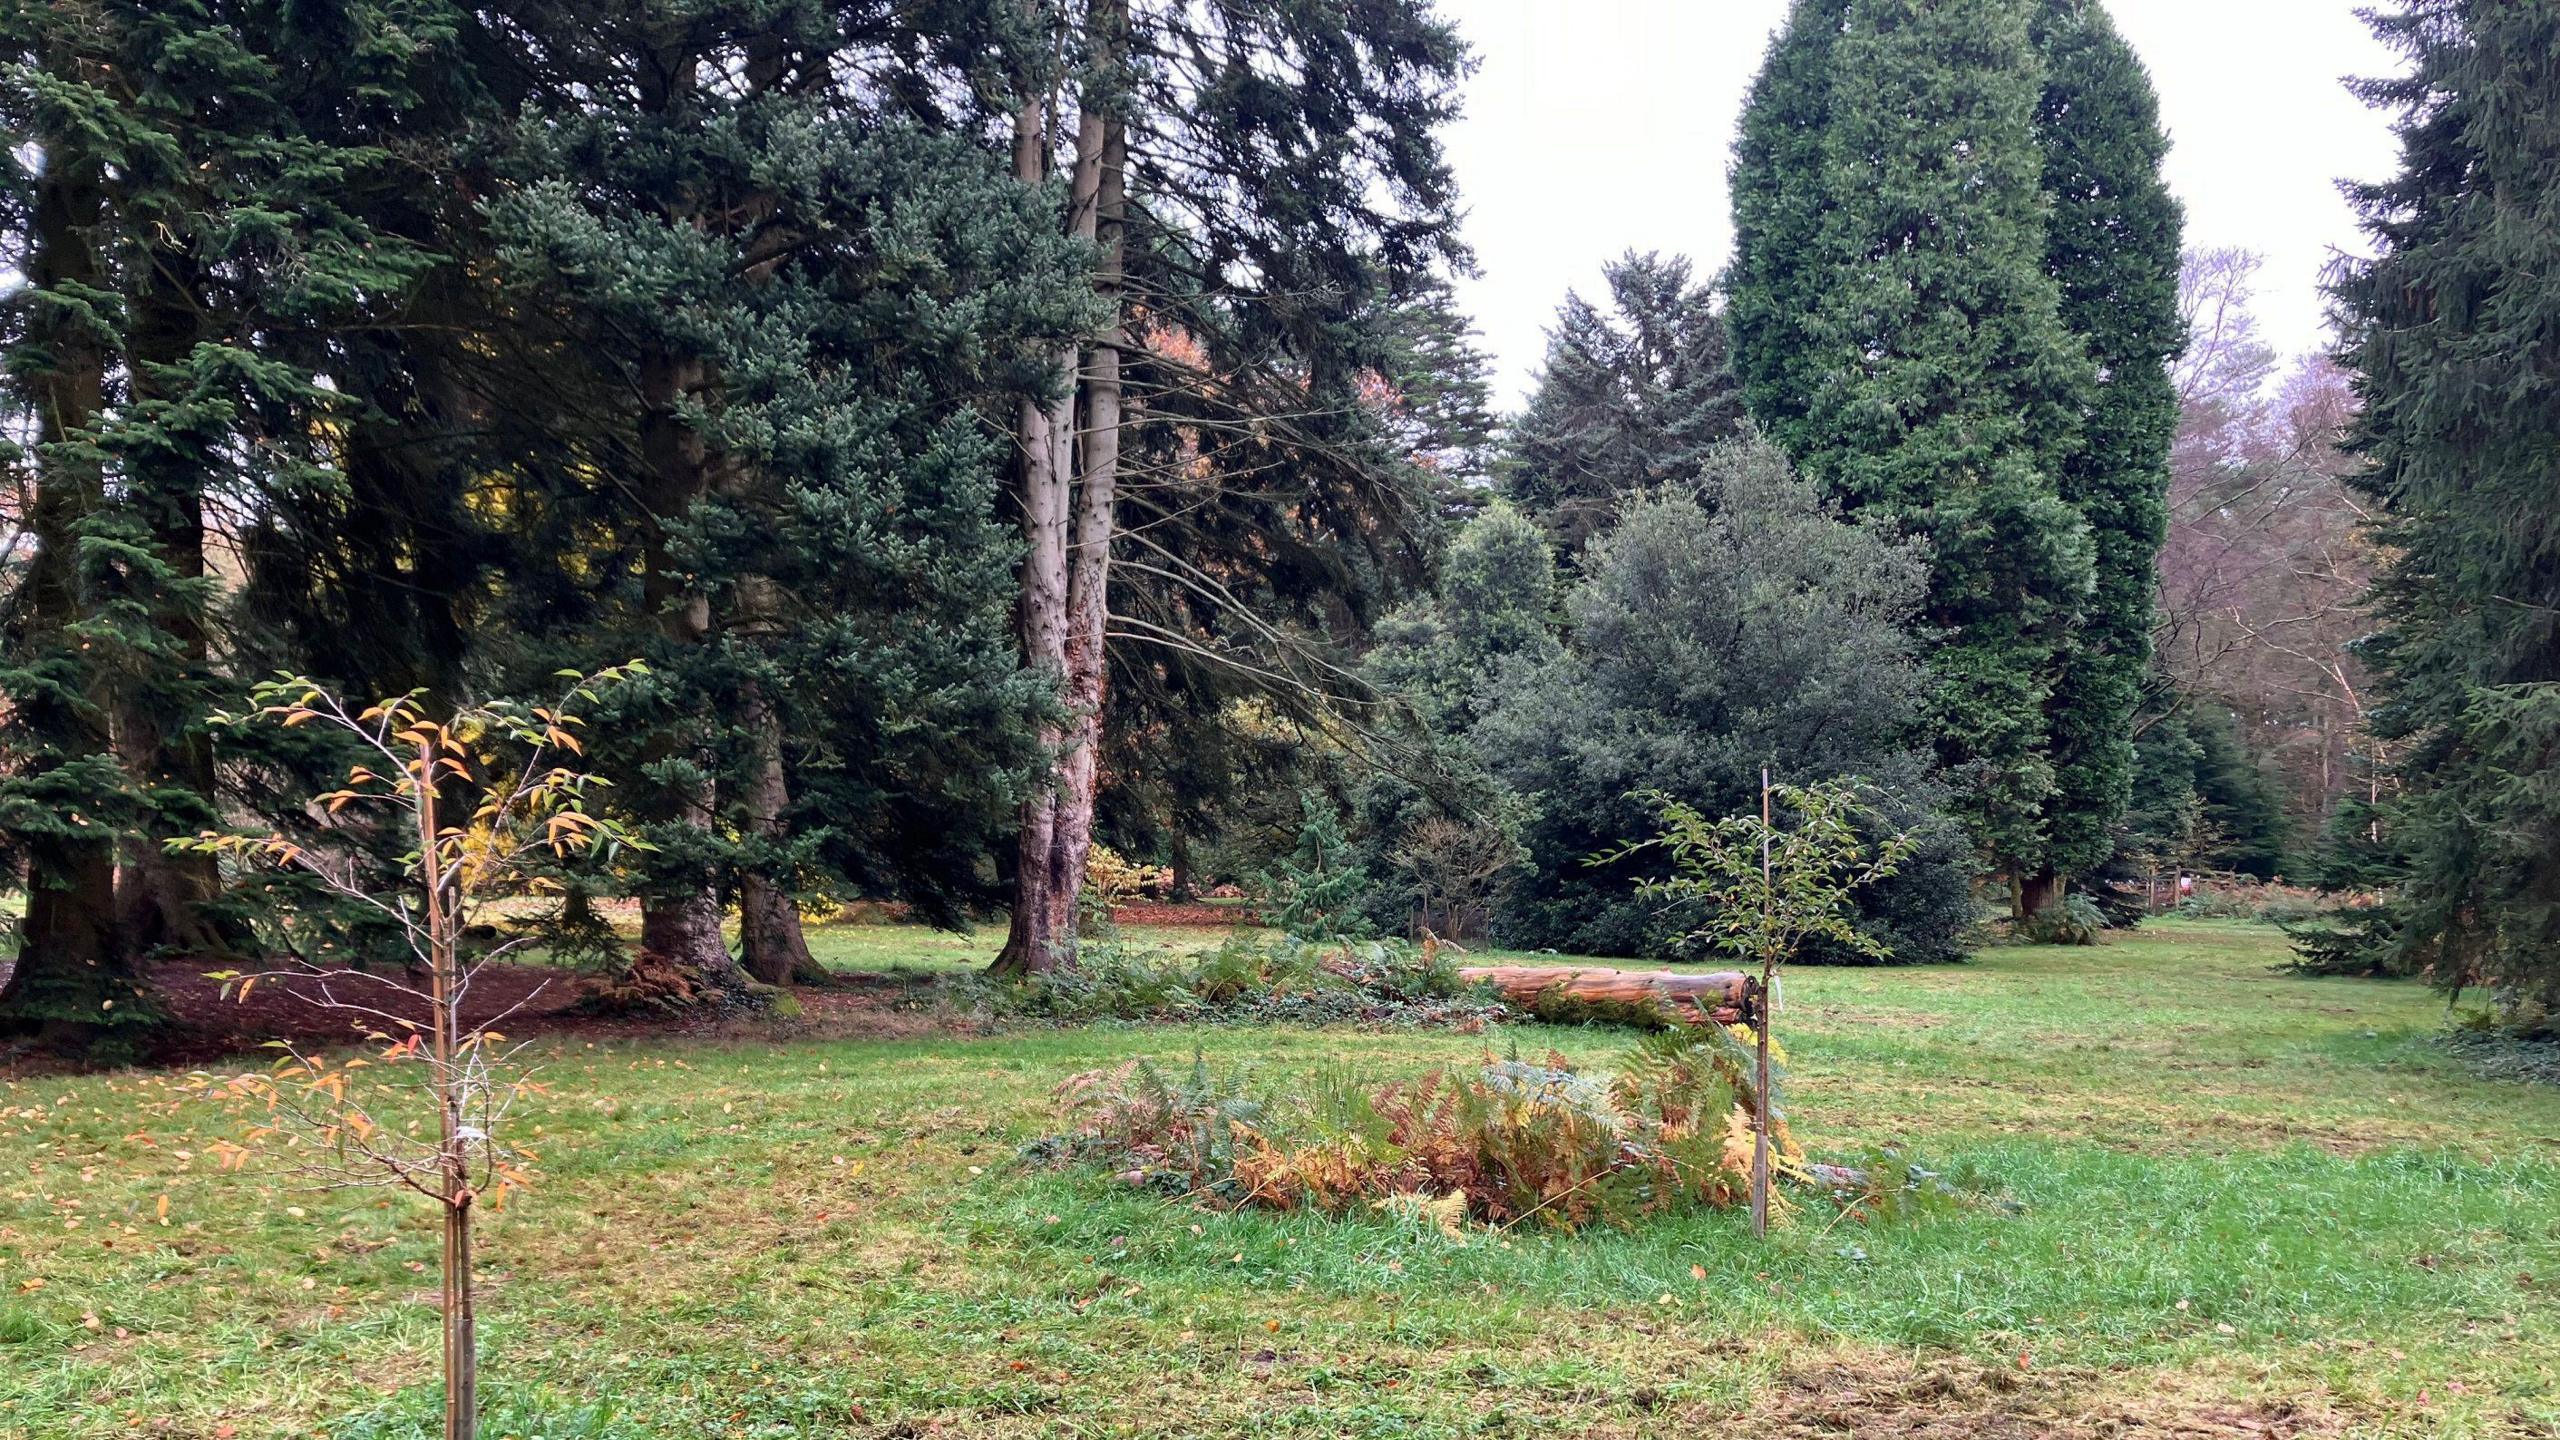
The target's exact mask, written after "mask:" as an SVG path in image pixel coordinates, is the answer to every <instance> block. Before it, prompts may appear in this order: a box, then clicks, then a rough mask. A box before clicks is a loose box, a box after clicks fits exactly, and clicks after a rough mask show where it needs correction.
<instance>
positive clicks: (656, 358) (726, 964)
mask: <svg viewBox="0 0 2560 1440" xmlns="http://www.w3.org/2000/svg"><path fill="white" fill-rule="evenodd" d="M652 60H653V63H651V64H649V65H646V66H643V67H642V68H641V72H640V85H641V91H642V94H641V101H642V105H643V108H645V109H648V110H652V111H660V112H663V111H671V110H673V109H674V108H676V107H677V106H678V105H681V104H683V103H684V102H685V98H686V97H687V96H688V95H689V94H691V92H692V91H693V90H694V89H695V88H696V87H697V86H698V85H699V84H700V83H701V62H700V60H699V58H698V57H697V56H696V55H695V54H694V53H693V52H692V50H691V49H690V48H689V41H688V37H683V36H679V37H677V38H675V39H673V40H671V41H670V42H669V43H668V44H667V45H665V46H664V47H662V48H661V52H660V53H659V54H658V55H656V56H654V57H652ZM667 204H668V211H669V213H668V215H667V218H668V220H669V221H670V222H671V223H675V224H692V223H695V222H696V221H697V220H698V219H699V216H697V215H695V214H693V213H692V212H693V211H694V210H695V209H697V208H698V202H697V201H696V200H695V199H694V198H693V197H691V196H689V195H686V194H683V193H678V194H676V195H674V196H672V197H671V198H670V199H669V200H668V202H667ZM639 369H640V374H639V389H640V436H639V438H640V453H641V457H642V459H643V462H644V463H645V464H646V466H647V469H648V484H647V486H646V490H645V497H644V504H645V505H646V506H647V509H648V519H647V524H648V544H647V547H646V554H645V555H644V557H643V564H644V566H645V573H644V574H643V575H642V577H641V595H642V598H643V600H644V601H645V602H646V603H647V605H648V607H649V609H650V611H651V613H653V614H655V615H656V616H657V617H658V624H659V628H660V634H661V635H662V636H663V637H664V638H665V640H666V642H667V644H668V646H669V647H670V648H672V649H678V650H681V649H687V648H693V647H698V646H701V645H704V644H706V643H708V642H709V640H710V638H711V599H710V597H709V596H708V595H706V594H704V593H702V591H700V590H699V589H696V588H694V587H692V586H691V585H688V584H687V583H685V581H684V579H683V577H682V575H681V574H680V573H679V571H678V568H677V566H676V564H675V558H674V556H673V554H672V553H671V543H670V542H671V531H672V529H673V527H674V526H675V525H677V524H678V523H680V522H681V521H682V520H683V519H684V518H685V517H686V516H688V515H690V514H691V513H692V512H693V510H694V508H695V507H696V506H697V505H699V504H700V503H701V502H702V500H703V498H704V497H705V496H707V495H709V494H710V493H711V481H712V469H713V459H712V455H711V447H710V445H709V443H708V442H707V441H705V440H704V439H703V437H702V435H701V433H700V432H698V431H696V430H695V429H694V428H693V426H692V425H691V424H689V423H688V422H687V421H686V419H685V415H684V407H685V405H686V404H687V403H688V402H692V401H698V400H699V399H700V398H701V397H702V396H703V395H704V394H705V393H707V392H708V391H709V389H710V387H711V375H710V368H709V366H708V365H706V364H705V363H704V362H703V361H702V360H701V359H699V358H698V357H695V356H691V355H684V354H679V353H676V352H675V351H673V350H670V349H668V348H665V347H650V348H647V349H646V350H644V352H643V353H642V355H641V357H640V367H639ZM673 729H674V731H675V734H674V736H673V737H672V738H670V739H669V740H668V741H667V742H666V743H665V748H666V749H667V750H668V752H669V753H670V754H672V755H674V756H677V757H680V758H683V759H685V760H688V761H691V762H693V765H694V768H695V769H696V770H697V772H698V773H697V774H696V775H695V776H694V777H692V778H689V779H686V780H682V781H678V782H674V783H672V784H670V785H669V786H668V787H667V789H668V791H669V792H670V793H669V794H668V795H667V797H666V799H667V801H668V803H669V807H670V810H671V813H670V814H669V815H668V816H667V820H668V822H669V823H671V824H673V825H676V826H679V827H681V828H684V829H688V830H692V831H695V832H697V833H698V834H699V835H700V837H701V840H700V842H698V843H696V844H693V845H691V846H689V848H692V849H694V850H695V851H696V852H697V853H699V852H701V851H707V850H708V849H710V848H711V847H710V845H709V838H710V835H711V831H712V826H713V821H714V819H715V817H716V815H717V813H718V805H719V793H718V789H717V786H716V784H715V782H714V781H713V779H712V778H711V772H710V769H709V763H708V762H709V748H710V746H709V735H708V733H707V720H706V719H705V717H700V716H693V717H685V718H682V719H679V720H677V721H676V722H675V723H674V726H673ZM720 909H721V906H720V898H719V894H718V892H717V891H716V890H715V889H714V888H713V884H712V879H711V876H710V875H709V874H707V873H696V874H690V875H687V876H685V877H684V878H683V879H682V880H680V881H678V880H661V881H660V882H659V883H658V884H657V885H655V886H653V887H652V893H644V894H643V895H642V896H641V897H640V953H641V957H642V958H643V959H644V960H646V961H654V962H656V963H658V964H661V965H669V966H673V967H674V968H676V969H677V970H679V971H681V972H683V973H685V974H686V975H688V976H690V977H692V978H693V979H694V980H695V981H696V982H697V984H698V985H699V986H700V987H701V989H702V990H703V991H704V992H706V993H705V994H704V996H703V997H702V998H707V999H712V1000H717V1001H735V1000H738V999H741V998H743V997H744V996H745V995H746V994H747V993H748V991H749V983H748V979H747V973H746V971H745V970H744V969H743V968H741V967H740V966H739V964H738V961H737V958H736V957H735V956H733V955H731V954H730V953H729V946H728V942H727V941H726V940H725V939H723V938H722V936H721V934H720Z"/></svg>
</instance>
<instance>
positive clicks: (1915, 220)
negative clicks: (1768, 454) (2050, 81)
mask: <svg viewBox="0 0 2560 1440" xmlns="http://www.w3.org/2000/svg"><path fill="white" fill-rule="evenodd" d="M2043 93H2044V69H2043V66H2042V64H2041V63H2040V61H2039V59H2038V56H2037V54H2036V50H2035V46H2034V44H2033V41H2032V38H2031V36H2030V33H2029V26H2028V13H2027V7H2026V6H2025V5H2023V4H2022V3H2016V0H1957V3H1951V4H1950V3H1929V4H1924V3H1919V0H1844V3H1837V4H1830V3H1819V0H1806V3H1800V4H1799V5H1798V6H1797V7H1796V9H1795V10H1794V11H1793V12H1792V14H1791V17H1790V23H1789V26H1788V29H1787V30H1786V31H1785V32H1784V33H1782V34H1781V35H1780V37H1779V38H1778V40H1777V41H1776V42H1775V44H1774V45H1773V47H1772V49H1771V52H1770V59H1769V62H1768V64H1767V66H1766V67H1765V68H1764V71H1763V74H1762V77H1761V79H1760V81H1759V83H1758V86H1757V88H1756V89H1755V92H1754V98H1753V101H1752V104H1751V106H1750V108H1749V109H1747V110H1746V112H1745V115H1744V120H1743V131H1742V138H1741V141H1740V143H1739V146H1738V152H1737V153H1738V159H1737V167H1736V173H1735V186H1734V195H1735V223H1736V231H1737V234H1738V237H1739V244H1740V249H1739V251H1738V253H1737V256H1736V260H1735V265H1734V270H1733V276H1732V280H1731V287H1730V288H1731V291H1732V295H1733V300H1732V313H1733V320H1734V325H1735V339H1736V343H1737V347H1738V353H1739V355H1740V364H1739V367H1738V368H1739V369H1740V371H1741V373H1742V375H1743V377H1744V393H1745V396H1746V398H1747V399H1748V400H1749V402H1750V404H1751V406H1752V409H1753V413H1754V415H1755V417H1756V418H1758V419H1759V420H1760V421H1761V422H1762V423H1763V424H1764V425H1766V426H1767V427H1768V428H1769V432H1770V434H1771V435H1772V437H1773V438H1775V439H1777V440H1778V441H1779V442H1780V443H1782V444H1783V445H1784V446H1786V448H1787V449H1788V450H1789V451H1790V452H1791V453H1792V454H1793V455H1795V456H1796V457H1797V459H1798V461H1799V462H1800V463H1801V465H1802V466H1803V468H1804V470H1805V472H1806V473H1807V474H1808V475H1809V476H1811V477H1812V478H1814V479H1815V480H1817V481H1819V482H1820V483H1821V484H1822V485H1823V486H1824V487H1825V488H1826V489H1827V490H1828V491H1829V492H1830V493H1832V494H1834V495H1836V496H1838V497H1840V498H1841V499H1842V500H1843V501H1844V502H1845V503H1847V504H1849V505H1851V506H1854V507H1858V508H1861V509H1870V510H1874V511H1876V512H1877V513H1879V514H1881V515H1884V516H1888V517H1891V518H1892V519H1894V520H1896V521H1898V522H1900V523H1902V524H1904V525H1906V526H1908V527H1910V528H1911V529H1912V530H1913V531H1915V532H1916V533H1918V534H1920V535H1922V536H1925V537H1926V538H1927V539H1928V540H1929V541H1930V543H1931V546H1932V548H1933V556H1934V563H1933V576H1932V584H1931V594H1930V601H1929V606H1928V609H1927V611H1926V614H1925V616H1924V619H1925V621H1926V623H1928V624H1929V625H1931V626H1932V627H1935V628H1937V629H1939V630H1942V631H1943V632H1944V634H1945V639H1944V641H1943V642H1942V643H1941V644H1939V645H1938V646H1937V647H1935V649H1934V650H1933V652H1932V669H1933V671H1934V674H1935V697H1934V701H1933V704H1932V707H1931V708H1932V710H1933V712H1934V720H1935V727H1936V729H1937V732H1938V734H1939V736H1940V754H1941V758H1942V760H1943V761H1944V762H1945V763H1946V765H1947V767H1948V771H1949V778H1950V780H1951V781H1952V782H1953V784H1954V788H1955V793H1956V797H1957V800H1956V803H1957V806H1958V809H1959V813H1960V814H1961V816H1962V818H1963V819H1964V820H1965V822H1966V824H1967V828H1968V829H1969V830H1970V831H1971V833H1972V834H1973V836H1974V839H1975V841H1976V843H1977V844H1978V845H1979V846H1980V847H1981V848H1982V849H1983V850H1984V852H1985V853H1986V854H1987V855H1988V856H1990V857H1991V859H1992V861H1993V862H1994V863H1995V864H1996V865H1997V866H1998V867H1999V868H2000V869H2002V870H2004V871H2006V872H2007V873H2009V874H2011V875H2012V876H2013V877H2018V878H2020V879H2024V878H2026V877H2029V876H2033V875H2035V874H2038V873H2040V872H2041V871H2043V870H2044V869H2046V868H2048V865H2049V862H2050V861H2051V860H2052V858H2053V856H2054V850H2053V845H2054V834H2053V820H2052V815H2053V811H2054V809H2055V808H2056V806H2057V803H2058V801H2059V800H2060V797H2061V790H2060V782H2059V779H2058V776H2057V773H2056V771H2057V765H2056V754H2055V747H2054V736H2053V734H2052V722H2051V719H2050V716H2049V712H2048V707H2049V705H2050V704H2051V702H2052V700H2053V697H2054V695H2055V691H2056V687H2057V686H2058V684H2059V683H2060V682H2061V678H2062V674H2063V670H2064V661H2065V657H2066V654H2067V651H2068V642H2069V638H2070V635H2071V633H2072V629H2073V627H2074V625H2075V624H2076V623H2077V622H2078V621H2079V619H2080V617H2081V613H2082V610H2083V607H2084V603H2085V601H2086V599H2087V597H2088V595H2089V593H2090V590H2091V584H2092V576H2093V556H2092V545H2091V541H2090V536H2089V533H2088V526H2087V524H2086V522H2085V520H2084V519H2083V517H2082V515H2081V513H2080V511H2079V509H2078V508H2077V507H2076V506H2074V505H2073V504H2072V503H2071V502H2070V501H2069V500H2067V499H2066V498H2064V496H2063V493H2062V489H2063V485H2064V483H2065V481H2064V476H2065V473H2066V471H2067V469H2068V467H2069V466H2070V465H2071V464H2072V462H2073V461H2074V459H2075V458H2076V457H2077V456H2078V455H2079V454H2080V453H2081V450H2082V446H2083V434H2082V431H2083V419H2084V416H2085V414H2086V413H2087V411H2088V408H2089V404H2090V390H2091V386H2092V382H2093V379H2094V373H2093V370H2092V367H2091V365H2090V363H2089V361H2088V358H2087V355H2086V353H2085V351H2084V348H2083V346H2082V345H2081V343H2080V341H2079V339H2078V338H2077V337H2076V336H2074V335H2073V334H2072V333H2071V332H2070V331H2069V330H2068V329H2067V328H2066V327H2065V326H2064V324H2063V322H2062V319H2061V314H2060V309H2061V303H2062V288H2061V286H2060V285H2059V284H2058V283H2057V282H2056V280H2055V278H2054V276H2053V274H2052V273H2050V271H2049V270H2048V268H2047V265H2048V261H2047V235H2046V226H2045V209H2046V200H2045V197H2044V195H2043V191H2042V184H2043V178H2044V168H2045V161H2044V156H2043V153H2042V151H2041V150H2040V148H2039V146H2038V143H2037V140H2038V137H2037V130H2036V114H2037V107H2038V104H2039V102H2040V101H2041V99H2042V97H2043Z"/></svg>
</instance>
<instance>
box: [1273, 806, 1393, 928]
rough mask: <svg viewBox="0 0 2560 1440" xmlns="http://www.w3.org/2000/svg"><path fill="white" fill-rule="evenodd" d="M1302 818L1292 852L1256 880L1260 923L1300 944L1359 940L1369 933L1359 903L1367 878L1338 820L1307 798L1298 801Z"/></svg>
mask: <svg viewBox="0 0 2560 1440" xmlns="http://www.w3.org/2000/svg"><path fill="white" fill-rule="evenodd" d="M1301 803H1302V805H1303V807H1304V814H1303V819H1302V821H1301V823H1300V826H1299V830H1298V843H1297V846H1296V848H1295V849H1293V850H1291V851H1290V852H1289V853H1288V854H1287V855H1284V856H1281V857H1280V858H1279V859H1278V860H1277V861H1275V862H1273V864H1272V867H1271V869H1269V870H1268V871H1266V872H1264V873H1263V874H1262V875H1261V876H1260V877H1259V878H1258V880H1257V882H1256V885H1255V889H1256V890H1257V892H1259V893H1258V897H1257V898H1259V899H1260V900H1261V901H1262V902H1263V916H1264V918H1265V920H1266V921H1267V922H1268V923H1269V924H1271V925H1273V926H1275V927H1277V928H1278V929H1279V930H1281V931H1282V932H1283V933H1285V934H1288V935H1293V936H1296V937H1298V938H1300V939H1311V940H1312V939H1332V938H1335V937H1338V936H1364V935H1367V934H1368V933H1369V931H1370V928H1371V927H1370V924H1369V920H1368V917H1367V916H1366V915H1365V914H1363V913H1362V910H1361V902H1362V900H1363V899H1364V898H1365V897H1366V896H1367V895H1368V893H1369V891H1370V890H1371V889H1372V888H1373V887H1372V883H1371V879H1370V876H1369V874H1368V872H1367V870H1365V869H1364V868H1362V866H1361V864H1360V859H1359V856H1358V854H1357V853H1356V852H1354V850H1353V849H1352V845H1351V839H1350V837H1349V836H1348V835H1346V834H1344V833H1343V828H1342V817H1341V816H1340V815H1337V814H1335V813H1334V810H1333V807H1332V806H1331V805H1329V804H1327V803H1325V802H1324V801H1322V800H1319V799H1318V798H1316V797H1315V796H1313V795H1309V796H1307V797H1305V799H1304V800H1303V801H1302V802H1301Z"/></svg>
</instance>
